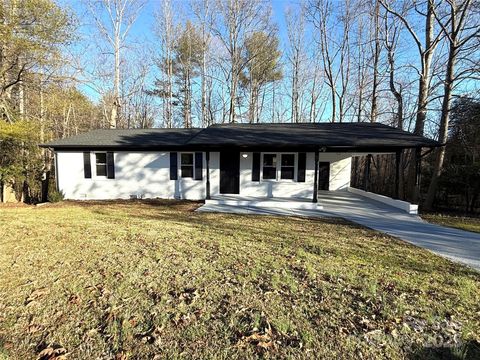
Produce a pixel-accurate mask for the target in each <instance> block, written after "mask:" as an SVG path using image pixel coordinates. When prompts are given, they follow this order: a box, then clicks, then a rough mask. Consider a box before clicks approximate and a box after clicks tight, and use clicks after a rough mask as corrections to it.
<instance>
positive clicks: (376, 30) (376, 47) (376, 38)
mask: <svg viewBox="0 0 480 360" xmlns="http://www.w3.org/2000/svg"><path fill="white" fill-rule="evenodd" d="M372 17H373V51H372V52H373V81H372V105H371V110H370V122H376V121H377V115H378V86H379V70H378V67H379V64H378V63H379V60H380V51H381V44H380V4H379V3H378V0H375V6H374V9H373V16H372Z"/></svg>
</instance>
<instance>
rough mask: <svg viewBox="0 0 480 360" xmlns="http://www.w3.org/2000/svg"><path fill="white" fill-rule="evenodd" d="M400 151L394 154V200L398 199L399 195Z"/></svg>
mask: <svg viewBox="0 0 480 360" xmlns="http://www.w3.org/2000/svg"><path fill="white" fill-rule="evenodd" d="M401 156H402V150H397V152H396V153H395V199H398V197H399V194H400V160H401Z"/></svg>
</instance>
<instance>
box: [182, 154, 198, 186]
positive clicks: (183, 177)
mask: <svg viewBox="0 0 480 360" xmlns="http://www.w3.org/2000/svg"><path fill="white" fill-rule="evenodd" d="M178 154H179V155H180V156H179V157H178V170H179V172H180V174H179V177H178V178H179V179H192V180H195V152H194V151H183V152H179V153H178ZM183 154H190V155H192V176H188V177H187V176H182V155H183ZM186 166H190V165H186Z"/></svg>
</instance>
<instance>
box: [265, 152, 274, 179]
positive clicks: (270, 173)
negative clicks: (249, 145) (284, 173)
mask: <svg viewBox="0 0 480 360" xmlns="http://www.w3.org/2000/svg"><path fill="white" fill-rule="evenodd" d="M263 178H264V179H265V180H276V178H277V154H263Z"/></svg>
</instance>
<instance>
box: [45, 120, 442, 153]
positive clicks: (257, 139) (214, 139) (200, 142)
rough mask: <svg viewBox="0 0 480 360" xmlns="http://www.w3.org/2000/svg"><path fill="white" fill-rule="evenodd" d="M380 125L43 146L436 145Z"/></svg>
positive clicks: (93, 138)
mask: <svg viewBox="0 0 480 360" xmlns="http://www.w3.org/2000/svg"><path fill="white" fill-rule="evenodd" d="M439 145H440V144H439V143H438V142H437V141H434V140H431V139H427V138H425V137H422V136H416V135H413V134H411V133H409V132H406V131H402V130H399V129H396V128H393V127H391V126H387V125H383V124H379V123H299V124H291V123H288V124H286V123H283V124H280V123H277V124H266V123H265V124H263V123H260V124H222V125H220V124H219V125H212V126H210V127H208V128H206V129H131V130H94V131H91V132H88V133H85V134H81V135H77V136H73V137H70V138H66V139H61V140H56V141H53V142H50V143H47V144H43V145H42V146H44V147H52V148H55V149H68V148H77V149H78V148H84V149H99V148H111V149H139V150H142V149H162V148H164V149H168V148H197V149H198V148H209V149H215V148H222V147H240V148H262V147H263V148H278V149H280V148H282V149H285V148H291V149H293V148H306V149H315V148H320V147H324V148H325V149H332V150H335V149H336V150H339V151H341V150H354V149H358V150H362V149H371V150H373V149H375V150H378V151H381V150H382V149H398V148H413V147H419V146H428V147H432V146H439Z"/></svg>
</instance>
